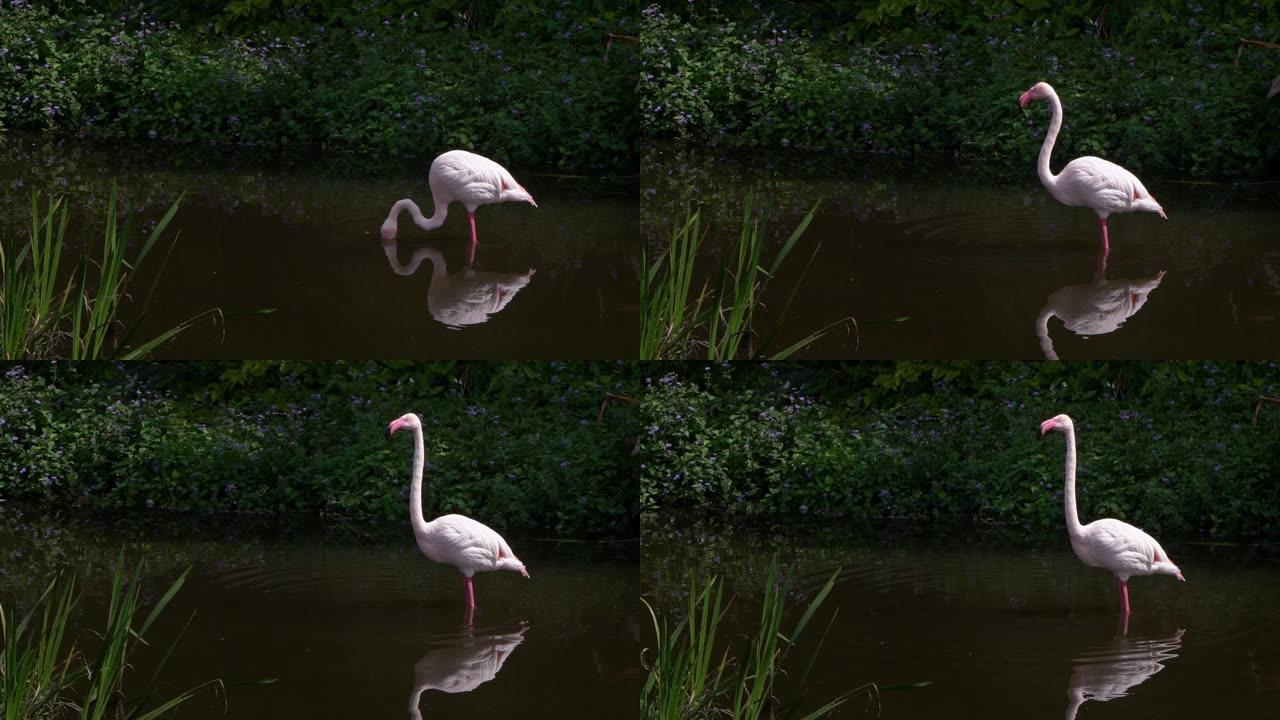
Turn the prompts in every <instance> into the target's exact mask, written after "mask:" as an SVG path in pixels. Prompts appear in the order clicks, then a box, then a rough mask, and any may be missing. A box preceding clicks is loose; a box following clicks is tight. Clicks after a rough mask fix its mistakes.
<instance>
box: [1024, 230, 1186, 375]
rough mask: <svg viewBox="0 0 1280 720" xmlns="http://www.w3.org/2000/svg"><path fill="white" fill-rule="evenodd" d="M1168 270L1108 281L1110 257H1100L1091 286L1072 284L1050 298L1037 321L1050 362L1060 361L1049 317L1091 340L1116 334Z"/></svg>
mask: <svg viewBox="0 0 1280 720" xmlns="http://www.w3.org/2000/svg"><path fill="white" fill-rule="evenodd" d="M1164 274H1165V273H1164V270H1161V271H1160V272H1158V273H1156V274H1155V275H1152V276H1151V277H1149V278H1140V279H1137V280H1127V279H1123V278H1122V279H1119V280H1108V279H1107V255H1106V253H1105V252H1101V251H1100V252H1099V254H1098V269H1097V271H1096V272H1094V274H1093V282H1092V283H1090V284H1088V285H1068V286H1066V287H1064V288H1059V289H1058V290H1055V291H1054V292H1053V293H1052V294H1050V295H1049V299H1048V300H1046V301H1045V305H1044V307H1043V308H1041V310H1040V315H1039V316H1038V317H1037V318H1036V337H1038V338H1040V349H1041V350H1043V351H1044V357H1045V359H1046V360H1057V359H1058V353H1057V352H1056V351H1055V350H1054V349H1053V338H1051V337H1049V318H1051V317H1053V316H1055V315H1056V316H1057V317H1058V318H1059V319H1061V320H1062V325H1063V327H1065V328H1066V329H1068V330H1070V331H1071V332H1074V333H1075V334H1077V335H1083V336H1085V337H1089V336H1092V335H1106V334H1107V333H1111V332H1115V331H1116V330H1119V329H1120V326H1121V325H1124V322H1125V320H1128V319H1129V318H1131V317H1133V316H1134V315H1136V314H1137V312H1138V311H1139V310H1141V309H1142V306H1143V305H1146V304H1147V296H1148V295H1150V294H1151V291H1152V290H1155V289H1156V288H1158V287H1160V282H1161V281H1162V280H1164Z"/></svg>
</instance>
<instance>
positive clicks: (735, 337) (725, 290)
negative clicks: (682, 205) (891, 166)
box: [640, 195, 854, 360]
mask: <svg viewBox="0 0 1280 720" xmlns="http://www.w3.org/2000/svg"><path fill="white" fill-rule="evenodd" d="M817 211H818V205H817V204H815V205H814V206H813V207H812V208H811V209H810V210H809V212H808V214H807V215H805V217H804V219H802V220H801V221H800V223H799V224H798V225H797V226H796V228H795V230H793V231H792V232H791V235H790V236H789V237H787V239H786V241H785V242H784V243H783V244H782V247H781V248H780V249H779V250H778V252H777V254H776V255H774V257H773V260H772V261H766V260H765V258H764V246H765V242H766V236H767V233H766V229H767V228H768V226H769V212H768V211H767V210H761V209H758V208H756V207H755V205H754V201H753V198H752V196H751V195H748V196H747V197H746V199H745V201H744V204H743V211H742V224H741V230H740V232H739V235H738V239H737V241H736V242H734V243H733V245H732V246H730V247H729V249H728V250H727V253H726V254H727V257H725V258H724V259H723V260H722V261H721V263H720V268H719V270H718V271H717V273H716V275H715V279H714V281H712V279H710V278H708V279H707V280H706V281H705V282H704V283H703V285H702V287H701V288H700V289H698V290H697V291H696V292H695V291H694V281H693V278H694V266H695V265H696V263H697V256H698V250H699V249H700V248H701V246H702V243H703V240H704V239H705V233H704V232H703V229H702V217H701V211H700V210H685V211H684V212H683V213H682V214H681V215H679V216H678V217H677V219H676V222H675V223H674V225H673V226H672V232H671V241H670V243H669V244H668V245H667V247H666V248H665V249H663V250H662V251H661V252H659V253H658V254H657V255H656V256H653V257H651V256H650V253H649V250H648V249H647V248H646V247H645V246H644V245H643V244H642V245H641V255H642V261H641V267H642V268H643V269H644V270H643V272H644V278H642V281H641V285H640V307H641V318H640V358H641V359H642V360H669V359H693V358H697V357H699V356H705V358H706V359H708V360H733V359H740V358H760V357H767V358H769V359H773V360H782V359H785V358H787V357H790V356H791V355H793V354H794V353H796V352H797V351H799V350H802V349H804V348H807V347H808V346H809V345H811V344H813V343H814V342H815V341H817V340H819V339H821V338H822V337H824V336H825V335H827V334H828V333H830V332H833V331H835V330H838V329H840V328H849V327H853V326H854V320H853V318H842V319H840V320H837V321H835V322H833V323H830V324H828V325H826V326H824V327H822V328H820V329H818V330H816V331H814V332H812V333H809V334H808V335H805V336H804V337H802V338H801V339H799V340H797V341H795V342H793V343H791V344H790V345H788V346H786V347H785V348H782V349H781V350H778V351H771V350H770V348H771V346H772V345H773V344H774V342H775V340H776V339H777V336H778V333H779V331H780V330H781V329H782V326H783V322H784V321H785V319H786V316H787V311H788V310H789V309H790V307H791V302H792V301H793V300H794V299H795V296H796V291H797V290H799V287H800V285H801V284H803V282H804V273H802V274H801V276H800V279H799V280H798V281H797V282H796V285H795V287H793V288H792V291H791V294H790V296H789V297H788V298H787V301H786V303H785V304H784V305H783V306H782V309H781V313H780V314H779V317H780V318H782V319H781V320H779V321H778V322H777V323H775V324H774V326H773V327H772V328H771V329H769V330H768V332H766V333H759V332H757V330H756V327H755V313H756V309H757V308H759V307H761V306H762V303H763V299H764V296H765V291H766V290H767V288H768V285H769V281H770V280H771V279H773V278H774V277H775V276H776V275H777V273H778V269H779V268H780V267H781V266H782V263H783V262H784V261H785V260H786V259H787V256H788V255H790V254H791V252H792V251H793V250H794V249H795V246H796V243H797V241H799V240H800V237H801V236H802V235H804V231H805V230H806V229H807V228H808V227H809V223H811V222H812V221H813V218H814V215H816V214H817ZM816 256H817V248H816V247H815V248H814V253H813V255H811V256H810V257H809V263H812V262H813V258H814V257H816ZM805 270H806V273H807V271H808V265H806V266H805Z"/></svg>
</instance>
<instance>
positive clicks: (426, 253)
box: [413, 247, 449, 288]
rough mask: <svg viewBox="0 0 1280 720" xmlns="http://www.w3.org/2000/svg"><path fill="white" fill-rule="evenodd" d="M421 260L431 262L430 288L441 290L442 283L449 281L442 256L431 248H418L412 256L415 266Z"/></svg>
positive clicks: (447, 268)
mask: <svg viewBox="0 0 1280 720" xmlns="http://www.w3.org/2000/svg"><path fill="white" fill-rule="evenodd" d="M423 258H426V259H427V260H430V261H431V287H432V288H435V287H436V286H439V287H441V288H443V287H444V283H446V282H448V280H449V267H448V265H446V264H445V261H444V255H443V254H441V253H440V251H439V250H437V249H435V248H433V247H424V248H420V249H419V250H418V252H416V253H414V254H413V261H414V263H415V265H416V264H417V263H421V262H422V259H423Z"/></svg>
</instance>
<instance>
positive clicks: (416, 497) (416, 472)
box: [409, 427, 427, 534]
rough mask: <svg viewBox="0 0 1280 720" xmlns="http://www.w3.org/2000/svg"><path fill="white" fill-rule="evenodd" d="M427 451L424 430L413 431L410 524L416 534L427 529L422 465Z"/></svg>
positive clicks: (416, 429) (415, 429)
mask: <svg viewBox="0 0 1280 720" xmlns="http://www.w3.org/2000/svg"><path fill="white" fill-rule="evenodd" d="M426 455H427V451H426V448H425V446H424V444H423V441H422V428H420V427H415V428H414V429H413V479H412V481H411V482H410V483H409V523H410V524H411V525H413V531H414V533H418V534H420V533H423V532H426V529H427V520H426V518H424V517H422V465H423V462H424V461H425V460H426Z"/></svg>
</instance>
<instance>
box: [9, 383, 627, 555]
mask: <svg viewBox="0 0 1280 720" xmlns="http://www.w3.org/2000/svg"><path fill="white" fill-rule="evenodd" d="M636 373H638V369H635V368H633V367H632V366H629V365H627V364H606V363H601V364H583V363H575V364H565V363H550V364H537V363H493V364H483V363H477V364H453V363H436V364H427V365H421V366H417V365H406V364H399V363H396V364H375V363H369V364H329V363H237V364H230V365H228V364H217V363H209V364H195V365H169V364H165V365H132V364H126V365H124V366H123V367H117V366H114V365H105V366H104V365H87V366H74V367H72V368H69V369H62V368H58V367H57V366H15V367H13V368H11V369H10V370H9V372H8V373H7V374H5V375H4V376H3V377H2V378H0V435H2V436H4V437H5V438H6V439H7V442H6V443H3V444H0V499H9V498H12V499H15V500H21V501H27V502H34V503H39V504H41V505H64V506H72V507H76V508H85V509H90V510H94V509H96V510H105V509H117V508H139V509H149V508H155V509H168V510H174V511H197V512H242V513H259V514H285V513H319V514H323V515H325V516H327V517H329V518H333V519H336V520H339V521H356V520H375V521H379V522H404V521H405V518H406V517H407V515H408V513H407V503H408V487H409V481H408V478H409V469H410V462H411V457H412V452H411V450H410V446H409V445H408V444H407V443H406V441H404V440H403V438H401V437H396V438H394V439H393V440H392V441H391V442H388V441H387V439H386V437H385V434H386V426H387V423H388V422H389V421H391V420H392V419H394V418H396V417H399V416H400V415H401V414H403V413H405V412H410V411H413V412H417V413H419V415H420V416H421V417H422V418H423V421H424V426H425V434H426V445H427V467H426V485H425V491H424V495H425V502H424V512H425V513H426V514H427V515H428V516H431V515H440V514H445V513H450V512H457V513H464V514H472V515H476V516H479V517H482V518H483V519H484V521H485V522H486V523H488V524H491V525H493V526H495V527H498V528H507V529H518V530H522V531H533V530H545V531H551V532H557V533H568V534H574V533H578V534H583V533H594V534H609V533H612V534H619V533H626V532H631V531H633V530H634V529H635V528H636V527H637V525H638V513H639V507H638V502H637V498H638V494H639V490H638V482H639V480H638V477H637V474H636V473H635V472H634V469H633V468H634V460H633V459H632V456H631V453H632V449H633V444H634V438H635V435H636V434H637V433H636V432H635V430H634V428H633V426H632V425H633V423H634V418H635V415H636V408H635V407H634V404H632V403H628V402H625V401H620V400H618V398H620V397H624V398H625V397H635V395H636V393H635V392H634V390H633V388H632V385H633V384H634V382H635V378H634V376H635V375H636ZM607 394H612V395H614V396H615V397H614V398H613V399H611V402H609V403H608V404H607V406H605V404H604V401H605V399H606V396H607Z"/></svg>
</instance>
